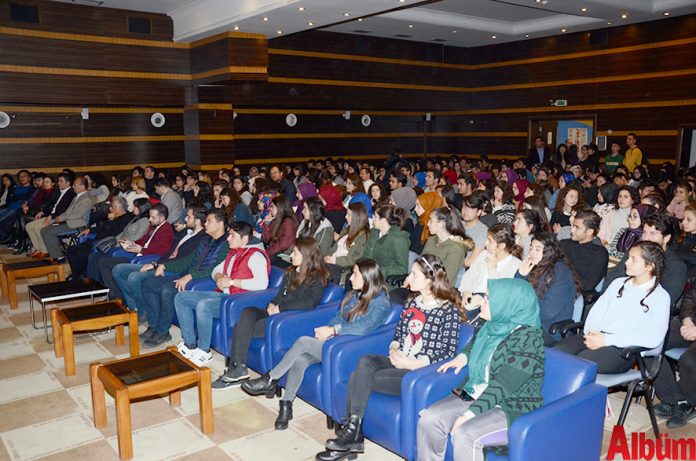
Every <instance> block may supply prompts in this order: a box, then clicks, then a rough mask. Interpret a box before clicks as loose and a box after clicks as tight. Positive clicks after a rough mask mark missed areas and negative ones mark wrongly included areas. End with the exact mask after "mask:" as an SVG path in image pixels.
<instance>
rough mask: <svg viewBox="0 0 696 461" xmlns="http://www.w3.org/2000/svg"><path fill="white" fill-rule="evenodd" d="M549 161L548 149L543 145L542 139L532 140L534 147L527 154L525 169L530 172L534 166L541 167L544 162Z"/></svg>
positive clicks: (539, 137)
mask: <svg viewBox="0 0 696 461" xmlns="http://www.w3.org/2000/svg"><path fill="white" fill-rule="evenodd" d="M550 160H551V153H550V152H549V148H548V147H546V146H545V145H544V138H542V137H541V136H537V137H536V138H534V145H533V146H532V148H531V149H529V152H528V154H527V169H528V170H530V171H531V169H532V166H534V165H543V164H544V162H548V161H550Z"/></svg>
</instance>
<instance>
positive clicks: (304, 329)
mask: <svg viewBox="0 0 696 461" xmlns="http://www.w3.org/2000/svg"><path fill="white" fill-rule="evenodd" d="M340 307H341V302H340V301H334V302H332V303H328V304H324V305H320V306H317V308H316V309H313V310H311V311H292V312H284V313H282V314H278V315H273V316H271V317H270V318H269V319H268V321H267V322H266V343H267V344H268V346H269V347H270V349H269V350H270V351H271V353H274V352H276V351H280V350H287V349H289V348H290V347H292V345H293V344H294V343H295V341H297V338H299V337H300V336H314V329H315V328H316V327H320V326H323V325H326V324H327V323H328V322H329V320H331V319H332V318H333V316H334V315H335V314H336V311H337V310H338V309H339V308H340Z"/></svg>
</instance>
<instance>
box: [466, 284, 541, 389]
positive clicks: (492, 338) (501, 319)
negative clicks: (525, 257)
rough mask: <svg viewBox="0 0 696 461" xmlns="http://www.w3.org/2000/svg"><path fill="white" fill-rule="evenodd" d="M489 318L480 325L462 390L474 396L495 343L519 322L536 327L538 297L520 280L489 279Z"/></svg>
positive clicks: (538, 321)
mask: <svg viewBox="0 0 696 461" xmlns="http://www.w3.org/2000/svg"><path fill="white" fill-rule="evenodd" d="M488 304H489V306H490V310H491V320H489V321H487V322H486V324H485V325H483V326H482V327H481V329H480V330H479V332H478V334H477V335H476V338H475V339H474V346H473V347H472V349H471V354H469V379H468V380H467V382H466V385H465V386H464V390H465V391H466V392H467V393H468V394H469V395H474V386H476V385H479V384H483V383H486V367H487V366H488V363H489V362H490V361H491V357H492V356H493V352H495V350H496V349H497V347H498V345H499V344H500V343H501V342H502V341H503V340H504V339H505V338H506V337H507V336H508V335H509V334H510V333H512V331H513V330H515V328H517V327H519V326H520V325H529V326H531V327H537V328H538V327H539V326H540V325H541V321H540V320H539V299H538V298H537V295H536V293H535V292H534V288H532V286H531V285H530V284H529V283H528V282H526V281H524V280H521V279H492V280H489V281H488Z"/></svg>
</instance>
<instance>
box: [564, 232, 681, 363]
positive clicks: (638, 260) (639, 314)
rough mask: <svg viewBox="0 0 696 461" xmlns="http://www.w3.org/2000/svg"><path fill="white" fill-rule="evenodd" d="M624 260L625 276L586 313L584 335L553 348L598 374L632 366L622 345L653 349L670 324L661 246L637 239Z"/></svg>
mask: <svg viewBox="0 0 696 461" xmlns="http://www.w3.org/2000/svg"><path fill="white" fill-rule="evenodd" d="M628 254H629V256H628V259H627V260H626V275H627V277H619V278H617V279H615V280H614V281H613V282H611V284H610V285H609V287H607V289H606V290H605V291H604V294H602V296H600V298H599V299H598V300H597V302H595V304H594V305H593V306H592V309H590V312H589V314H587V319H586V320H585V326H584V334H578V335H573V336H568V337H566V338H565V339H563V340H561V341H560V342H559V343H558V344H557V345H556V348H557V349H560V350H562V351H564V352H567V353H569V354H572V355H577V356H579V357H582V358H584V359H587V360H590V361H592V362H595V363H596V364H597V373H623V372H625V371H628V370H630V369H631V367H632V366H633V361H632V360H627V359H625V358H624V357H623V353H622V352H623V348H625V347H645V348H648V349H653V348H655V347H657V346H659V345H660V344H662V341H663V339H664V338H665V333H666V332H667V327H668V325H669V315H670V297H669V294H668V293H667V292H666V291H665V289H664V288H662V286H661V285H660V280H661V279H662V274H663V271H664V268H665V255H664V252H663V251H662V247H660V245H658V244H657V243H654V242H648V241H642V242H638V243H637V244H636V245H634V246H633V248H631V250H630V251H629V253H628Z"/></svg>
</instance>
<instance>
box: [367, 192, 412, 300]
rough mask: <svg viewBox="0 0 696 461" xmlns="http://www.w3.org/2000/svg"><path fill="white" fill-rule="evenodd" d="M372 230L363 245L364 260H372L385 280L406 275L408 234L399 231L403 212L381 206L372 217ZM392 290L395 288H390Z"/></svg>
mask: <svg viewBox="0 0 696 461" xmlns="http://www.w3.org/2000/svg"><path fill="white" fill-rule="evenodd" d="M372 220H373V224H374V228H373V229H372V231H371V232H370V235H369V236H368V238H367V243H366V244H365V253H364V254H363V256H364V257H365V258H372V259H374V260H375V261H377V263H378V264H379V267H380V268H381V269H382V275H384V279H385V280H387V279H388V278H389V276H391V275H404V274H407V273H408V248H409V246H410V243H411V241H410V239H409V234H408V232H406V231H403V230H401V226H402V225H403V223H404V211H403V210H402V209H401V208H396V207H395V206H394V205H383V206H381V207H379V208H377V210H376V211H375V214H374V215H373V218H372ZM390 288H391V289H392V290H393V289H395V288H396V287H390Z"/></svg>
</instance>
